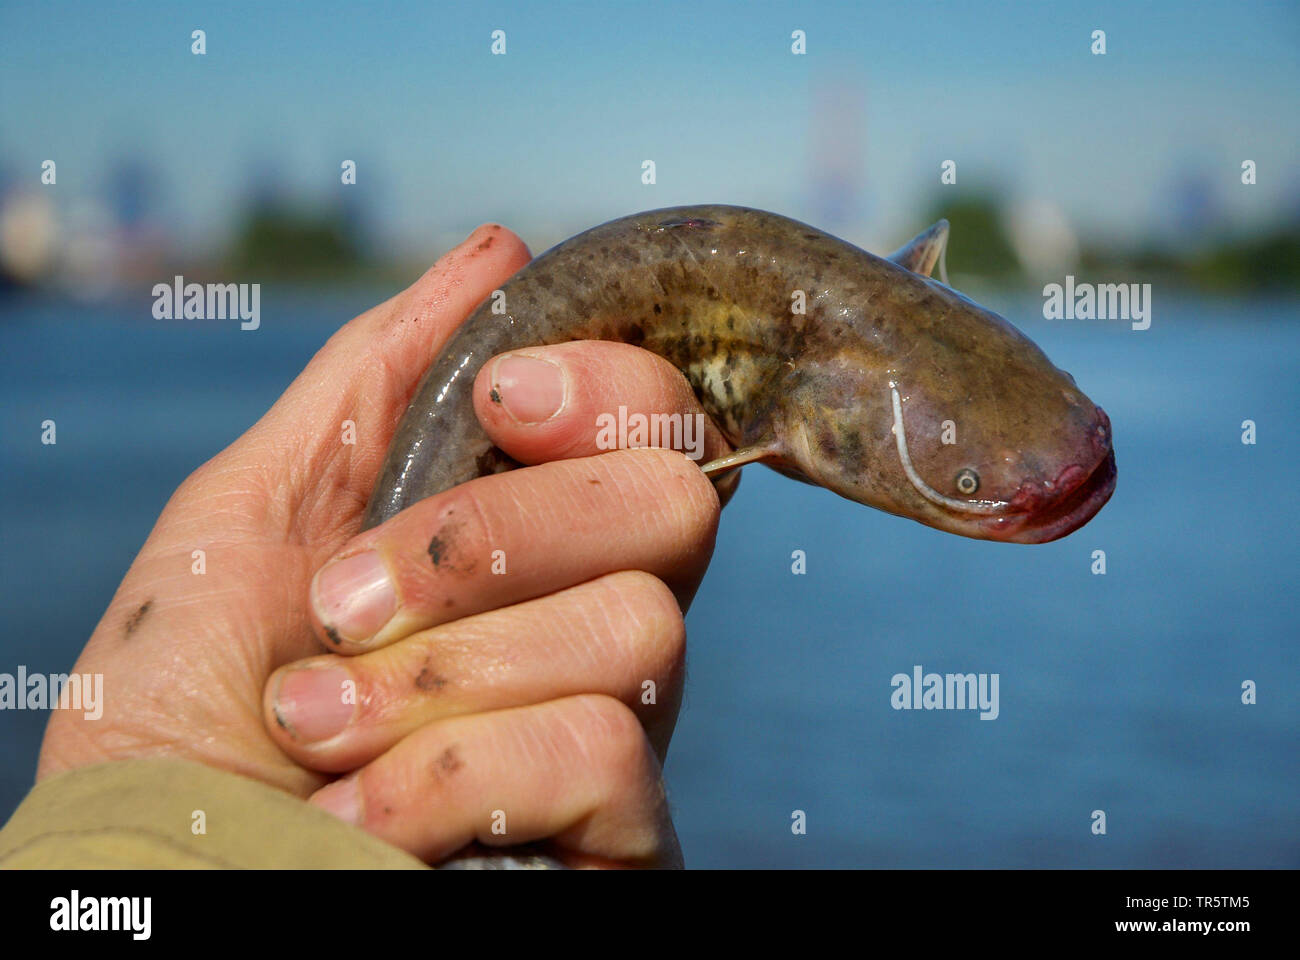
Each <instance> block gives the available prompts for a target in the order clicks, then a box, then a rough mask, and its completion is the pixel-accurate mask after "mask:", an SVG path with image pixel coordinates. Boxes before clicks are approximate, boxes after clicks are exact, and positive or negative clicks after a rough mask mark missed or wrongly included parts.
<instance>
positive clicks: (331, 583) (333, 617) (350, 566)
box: [311, 550, 397, 643]
mask: <svg viewBox="0 0 1300 960" xmlns="http://www.w3.org/2000/svg"><path fill="white" fill-rule="evenodd" d="M311 592H312V606H313V607H315V608H316V616H317V617H319V618H320V621H321V623H323V624H324V625H325V631H326V633H328V634H329V635H330V639H331V640H333V641H334V642H335V643H338V642H339V639H340V638H342V639H346V640H354V641H361V640H369V639H370V638H371V637H373V636H374V635H375V634H376V633H378V632H379V631H380V630H381V629H382V628H383V626H384V624H386V623H387V622H388V621H389V620H391V619H392V618H393V614H394V613H395V612H396V610H397V591H396V590H394V589H393V581H392V580H390V579H389V577H388V568H387V567H385V566H384V561H383V560H382V559H381V558H380V556H379V554H378V553H376V552H375V551H374V550H367V551H366V552H365V553H358V554H357V555H356V556H354V557H346V558H345V559H343V560H335V561H334V562H333V563H331V564H328V565H326V567H325V568H324V569H323V570H321V571H320V573H318V574H316V579H315V580H314V581H313V582H312V589H311Z"/></svg>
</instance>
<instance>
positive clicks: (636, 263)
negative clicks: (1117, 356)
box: [365, 205, 1115, 542]
mask: <svg viewBox="0 0 1300 960" xmlns="http://www.w3.org/2000/svg"><path fill="white" fill-rule="evenodd" d="M947 232H948V231H947V224H946V223H943V222H940V223H939V224H936V225H935V226H934V227H932V228H930V229H929V230H927V231H925V232H923V233H922V234H920V235H919V236H918V237H917V238H916V239H915V240H913V241H912V242H911V243H909V244H907V245H906V246H904V247H903V248H901V249H900V250H899V251H897V252H896V253H895V254H894V255H893V256H892V257H889V258H886V257H879V256H876V255H873V254H871V253H868V252H866V251H865V250H861V249H859V248H858V247H855V246H853V245H852V244H849V243H847V242H845V241H843V240H840V239H838V238H836V237H834V236H832V235H830V234H828V233H825V232H823V231H821V230H818V229H816V228H814V227H811V226H808V225H807V224H803V223H800V222H798V221H795V220H791V219H789V218H787V217H783V216H779V215H777V214H773V213H768V212H765V211H761V210H753V209H748V208H744V207H734V206H722V205H705V206H689V207H676V208H668V209H662V210H652V211H647V212H645V213H639V214H635V215H633V216H629V217H623V218H621V219H618V220H613V221H610V222H609V223H605V224H602V225H601V226H598V227H595V228H593V229H591V230H588V231H586V232H584V233H581V234H578V235H577V236H575V237H572V238H571V239H569V240H566V241H564V242H563V243H561V244H559V245H558V246H556V247H554V248H552V249H551V250H549V251H547V252H546V253H544V254H542V255H541V256H539V257H537V258H536V259H534V260H533V261H532V262H531V263H529V264H528V265H527V266H525V267H524V268H523V269H521V270H520V271H519V272H518V273H516V274H515V275H514V276H513V277H511V278H510V279H509V280H508V281H507V282H506V283H505V284H504V285H503V286H502V288H501V290H500V291H499V295H494V296H492V297H489V298H488V299H487V300H485V301H484V303H483V304H481V305H480V306H479V307H478V308H477V309H476V310H475V311H474V312H473V313H472V314H471V315H470V317H469V318H468V319H467V320H466V321H465V323H464V324H462V326H461V327H460V328H459V329H458V330H457V332H456V333H455V334H454V335H453V336H452V338H451V339H450V340H449V341H448V342H447V344H446V345H445V346H444V347H443V349H442V351H441V353H440V354H439V355H438V357H437V358H436V359H435V360H434V362H433V364H432V365H431V366H430V368H429V370H428V372H427V373H426V375H425V377H424V379H423V380H422V381H421V383H420V385H419V387H418V388H417V390H416V393H415V395H414V397H413V399H412V401H411V403H410V406H409V407H408V409H407V411H406V413H405V415H404V416H403V418H402V421H401V423H400V424H399V426H398V429H397V432H396V434H395V436H394V438H393V441H392V443H391V445H390V447H389V452H388V455H387V457H386V459H385V462H384V465H383V467H382V469H381V472H380V476H379V479H378V481H377V483H376V486H375V490H374V492H373V494H372V496H371V499H370V503H369V505H368V507H367V512H366V518H365V525H366V526H367V527H371V526H375V525H377V524H379V523H382V522H383V521H384V520H386V519H388V518H389V517H391V516H393V515H394V514H396V513H397V512H399V511H400V510H402V509H404V508H405V507H407V506H410V505H411V504H413V503H415V502H417V501H418V500H421V499H424V498H426V497H429V496H432V495H434V494H436V493H440V492H442V491H443V490H446V489H449V488H451V487H453V486H456V485H457V484H460V483H464V482H466V481H468V480H471V479H474V478H475V477H478V476H482V475H485V474H488V473H494V472H499V471H501V470H506V469H510V468H512V467H514V466H517V464H515V463H514V462H513V461H512V460H510V459H509V458H508V457H507V456H506V455H505V454H504V453H502V452H501V451H500V450H498V449H497V448H496V447H494V446H493V444H492V442H491V441H490V439H489V438H488V436H487V434H486V433H485V432H484V431H483V429H482V427H481V426H480V425H479V423H478V420H477V417H476V416H475V414H474V409H473V400H472V387H473V382H474V378H475V376H476V374H477V373H478V370H479V368H480V367H481V366H482V365H483V364H484V363H485V362H486V361H487V360H488V359H489V358H490V357H492V356H494V355H496V354H499V353H504V352H507V351H510V350H515V349H519V348H523V347H530V346H538V345H547V344H556V343H562V342H566V341H570V340H618V341H622V342H626V343H631V344H634V345H636V346H639V347H643V348H644V349H647V350H650V351H652V352H654V353H656V354H658V355H660V356H661V357H664V358H665V359H667V360H668V361H669V362H671V363H672V364H674V365H675V366H676V367H677V368H678V369H679V370H681V371H682V373H683V374H684V375H685V376H686V378H687V379H688V380H689V382H690V384H691V386H692V388H693V389H694V391H695V394H696V395H697V396H698V397H699V400H700V403H701V405H702V406H703V408H704V410H705V411H706V413H708V415H709V416H710V417H711V418H712V419H713V421H714V422H715V423H716V424H717V426H718V428H719V429H720V430H721V432H722V434H723V435H724V436H725V437H726V438H727V440H728V441H729V442H730V443H731V444H732V445H733V446H734V447H736V448H737V454H736V455H734V456H733V457H732V458H724V459H726V460H727V462H726V463H723V462H721V461H719V464H718V466H721V467H732V466H738V465H740V464H743V463H745V462H751V461H762V462H765V463H767V464H768V465H769V466H772V467H774V468H775V469H777V470H780V471H781V472H782V473H785V474H787V475H789V476H792V477H794V478H795V479H799V480H803V481H805V482H808V483H813V484H816V485H819V486H823V487H826V488H827V489H830V490H832V491H834V492H836V493H839V494H841V495H842V496H845V497H848V498H850V499H852V500H855V501H857V502H860V503H864V504H867V505H869V506H873V507H876V508H878V509H881V510H886V511H888V512H890V513H895V514H898V515H901V516H905V517H910V518H912V519H914V520H917V521H920V522H921V523H925V524H928V525H930V526H933V527H936V528H939V529H942V530H946V531H949V532H951V533H956V534H960V535H962V536H968V537H976V538H980V539H990V540H1003V541H1016V542H1042V541H1046V540H1052V539H1056V538H1057V537H1061V536H1064V535H1066V534H1067V533H1069V532H1071V531H1072V530H1074V529H1076V528H1077V527H1079V526H1081V525H1082V524H1083V523H1086V522H1087V521H1088V520H1089V519H1091V517H1092V516H1093V515H1095V514H1096V512H1097V511H1098V510H1100V509H1101V507H1102V506H1103V505H1104V504H1105V502H1106V500H1107V499H1108V498H1109V497H1110V494H1111V492H1112V491H1113V489H1114V485H1115V458H1114V452H1113V449H1112V444H1111V436H1110V423H1109V420H1108V419H1107V417H1106V414H1105V413H1104V412H1103V411H1102V410H1101V408H1099V407H1097V406H1096V405H1095V404H1094V403H1093V402H1092V401H1091V400H1089V399H1088V398H1087V396H1085V395H1084V394H1083V393H1082V392H1081V391H1080V390H1079V389H1078V387H1077V386H1076V385H1075V383H1074V379H1073V378H1072V377H1071V376H1070V375H1069V374H1067V373H1064V372H1063V371H1061V370H1059V369H1057V368H1056V367H1055V366H1053V365H1052V363H1051V362H1050V361H1049V360H1048V359H1047V357H1046V356H1045V355H1044V354H1043V352H1042V351H1041V350H1040V349H1039V348H1038V347H1037V346H1036V345H1035V344H1034V343H1033V342H1032V341H1030V340H1029V339H1028V338H1027V337H1025V336H1024V335H1023V334H1022V333H1020V331H1018V330H1017V329H1016V328H1015V327H1013V326H1012V325H1011V324H1010V323H1008V322H1007V321H1006V320H1004V319H1003V318H1001V317H999V316H998V315H997V314H995V313H993V312H992V311H989V310H986V309H984V308H983V307H980V306H979V305H978V304H976V303H974V302H973V301H971V300H970V299H968V298H967V297H965V296H963V295H962V294H960V293H958V292H957V291H955V290H953V289H951V288H950V287H948V286H947V285H946V284H943V283H940V282H939V281H937V280H933V279H931V278H930V277H929V275H928V274H929V273H930V271H931V270H932V269H933V267H934V266H935V264H936V262H941V256H942V253H943V245H944V242H945V241H946V238H947ZM593 429H595V425H594V424H593Z"/></svg>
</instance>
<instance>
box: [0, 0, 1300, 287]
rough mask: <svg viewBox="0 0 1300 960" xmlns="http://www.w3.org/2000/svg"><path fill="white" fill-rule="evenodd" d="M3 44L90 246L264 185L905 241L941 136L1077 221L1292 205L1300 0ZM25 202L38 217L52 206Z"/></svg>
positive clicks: (706, 12)
mask: <svg viewBox="0 0 1300 960" xmlns="http://www.w3.org/2000/svg"><path fill="white" fill-rule="evenodd" d="M195 29H202V30H204V31H206V45H207V52H206V54H205V55H203V56H196V55H194V54H192V53H191V52H190V46H191V42H192V41H191V31H192V30H195ZM495 29H501V30H504V31H505V32H506V42H507V52H506V54H505V55H504V56H493V55H492V54H491V51H490V47H491V34H492V31H493V30H495ZM796 29H798V30H803V31H805V33H806V35H807V54H806V55H803V56H796V55H793V54H792V53H791V42H792V41H791V33H792V31H794V30H796ZM1094 29H1102V30H1105V31H1106V43H1107V53H1106V55H1104V56H1095V55H1093V54H1092V53H1091V52H1090V45H1091V42H1092V41H1091V33H1092V31H1093V30H1094ZM0 38H2V39H0V53H2V54H3V55H2V56H0V196H3V197H5V198H7V200H6V204H7V206H8V207H9V208H10V213H12V208H13V204H14V202H15V200H16V199H22V200H24V201H25V202H26V203H28V205H35V206H37V207H41V206H43V207H44V208H46V210H47V213H48V215H49V216H50V217H52V218H53V222H54V226H53V227H51V228H50V229H51V230H55V231H57V233H58V234H59V237H58V242H59V243H60V244H61V245H62V246H61V249H63V250H64V251H65V253H66V251H67V250H69V249H71V250H72V251H73V252H72V253H71V254H66V255H68V256H75V257H80V258H81V259H82V260H88V261H90V262H92V263H93V262H94V260H95V258H96V257H97V256H98V257H102V256H105V255H107V254H106V250H105V248H108V247H116V246H119V245H120V243H121V241H122V238H123V237H127V238H129V239H130V241H131V242H132V243H135V244H140V245H142V246H144V247H146V248H148V249H157V248H162V249H164V250H165V251H166V252H167V253H168V254H169V255H170V256H171V258H172V259H174V260H190V259H195V258H198V259H202V258H212V257H217V256H220V255H221V254H222V252H223V251H224V250H226V248H227V247H228V245H229V244H230V242H231V239H232V237H233V235H234V234H235V232H236V230H237V229H238V228H239V226H240V219H241V217H242V216H244V215H245V214H246V212H247V210H248V209H250V208H251V207H252V206H254V205H255V202H256V201H262V202H263V203H265V202H274V203H276V204H278V205H281V206H284V207H290V208H295V207H296V208H298V209H301V210H308V211H319V210H335V209H338V210H342V211H344V212H345V213H346V216H347V217H348V220H349V222H350V223H351V224H353V225H354V226H355V227H356V228H357V229H358V231H360V232H363V233H364V236H365V239H366V243H367V248H368V252H369V253H370V254H371V255H372V256H374V257H376V258H379V259H428V258H429V257H431V256H433V255H436V254H437V253H439V252H441V251H442V250H444V249H446V248H447V247H448V246H450V245H451V244H452V243H454V242H456V241H458V240H459V239H460V238H461V237H463V236H464V234H465V233H466V232H467V231H468V230H469V229H470V228H472V227H473V226H475V225H476V224H478V223H480V222H483V221H486V220H498V221H500V222H502V223H505V224H506V225H507V226H510V227H511V228H513V229H515V230H516V231H518V232H519V233H520V234H521V235H522V236H523V237H524V238H525V240H527V241H528V242H529V243H530V245H532V247H533V250H534V252H540V251H541V250H542V249H544V248H545V247H547V246H549V245H551V244H552V243H555V242H558V241H559V240H561V239H563V238H564V237H566V236H568V235H570V234H572V233H574V232H576V231H578V230H581V229H584V228H586V227H588V226H591V225H594V224H596V223H598V222H601V221H603V220H607V219H610V218H612V217H616V216H620V215H623V214H627V213H631V212H634V211H637V210H642V209H648V208H653V207H661V206H669V205H674V204H679V203H700V202H729V203H739V204H745V205H752V206H759V207H764V208H767V209H772V210H776V211H778V212H781V213H785V214H787V215H790V216H794V217H796V218H799V219H804V220H807V221H809V222H813V223H815V224H817V225H819V226H824V227H825V228H827V229H830V230H832V231H833V232H836V233H839V234H840V235H842V236H844V237H845V238H846V239H849V240H851V241H853V242H856V243H860V244H862V245H864V246H866V247H867V248H868V249H873V250H877V251H883V250H885V249H889V248H892V247H893V246H895V245H897V244H898V243H900V242H901V241H903V240H905V239H906V238H907V237H908V236H911V235H912V234H913V233H915V232H917V231H918V230H920V229H921V228H922V227H923V226H925V224H924V223H922V222H921V219H922V217H923V215H924V213H925V211H926V210H927V209H928V208H929V207H931V206H933V205H934V203H935V202H936V197H941V196H942V193H941V191H943V190H951V189H952V188H951V187H941V186H940V184H939V175H940V165H941V164H942V163H943V161H945V160H953V161H955V162H956V164H957V171H958V187H960V188H962V189H966V188H970V187H974V186H979V187H983V188H987V189H991V190H995V191H997V192H998V193H1000V194H1001V195H1003V196H1004V197H1005V199H1006V201H1007V203H1008V204H1009V207H1010V210H1009V212H1008V218H1009V220H1010V221H1011V222H1012V223H1015V222H1025V221H1026V219H1028V221H1032V222H1035V223H1039V224H1041V223H1043V222H1048V223H1050V224H1054V225H1055V227H1054V229H1056V231H1057V233H1058V234H1059V233H1060V231H1061V229H1062V228H1063V229H1064V230H1065V231H1066V240H1065V241H1064V242H1065V243H1066V244H1067V246H1068V243H1069V237H1070V235H1072V234H1079V235H1082V236H1085V237H1090V238H1094V239H1099V240H1100V241H1103V242H1114V243H1116V244H1120V245H1124V244H1128V245H1135V244H1138V243H1146V242H1151V241H1160V242H1166V243H1176V242H1180V241H1187V242H1192V243H1194V242H1196V240H1197V237H1198V235H1199V234H1201V233H1209V232H1217V233H1224V232H1236V233H1250V232H1252V231H1259V230H1266V229H1268V228H1269V227H1270V225H1271V226H1276V225H1277V224H1279V223H1287V222H1289V221H1294V220H1296V219H1298V215H1300V172H1298V171H1297V170H1296V167H1295V163H1294V159H1295V157H1296V155H1297V152H1298V148H1300V122H1297V120H1296V111H1295V110H1294V109H1293V108H1287V107H1286V104H1287V103H1294V99H1295V92H1296V90H1297V89H1300V82H1298V81H1300V58H1298V57H1297V54H1296V50H1297V41H1298V40H1300V12H1298V8H1297V6H1296V5H1295V4H1294V3H1254V4H1244V5H1234V6H1231V7H1223V6H1217V5H1208V4H1207V5H1188V4H1179V3H1168V2H1154V3H1149V4H1143V5H1140V6H1138V5H1127V4H1118V3H1100V4H1098V3H1087V4H1082V3H1058V4H1051V5H1034V4H1029V3H990V4H979V5H962V4H902V5H890V6H880V5H875V4H840V3H828V4H818V5H811V6H806V7H805V6H796V5H790V4H773V3H714V4H709V5H700V4H685V3H662V4H653V5H648V6H647V5H636V4H613V5H595V4H585V3H547V4H544V5H543V4H481V5H454V6H452V5H438V6H436V7H430V6H428V5H420V4H407V3H402V4H392V5H376V6H356V5H343V4H332V3H330V4H316V5H312V6H311V7H310V8H299V7H289V8H283V7H281V8H274V7H271V6H267V5H263V4H253V3H236V4H230V5H224V6H222V7H220V8H216V7H212V8H204V7H202V6H198V7H189V6H187V7H179V8H178V7H174V6H171V5H165V4H161V3H139V4H132V5H130V6H121V7H118V6H103V5H97V4H91V3H67V4H57V5H54V6H53V7H51V6H49V5H45V4H41V5H38V4H35V3H27V2H19V3H16V4H15V3H11V4H8V5H6V6H5V7H4V8H3V9H2V10H0ZM51 159H52V160H54V161H55V162H56V163H57V165H58V166H57V171H58V182H57V185H56V186H42V185H41V182H40V175H41V164H42V162H43V161H45V160H51ZM646 159H651V160H654V161H655V163H656V165H657V171H656V172H657V183H656V184H655V185H653V186H646V185H643V184H642V182H641V164H642V161H643V160H646ZM1247 159H1248V160H1253V161H1255V163H1256V164H1257V169H1258V183H1257V184H1256V185H1254V186H1250V187H1246V186H1242V185H1241V182H1240V177H1241V162H1242V161H1243V160H1247ZM344 160H354V161H356V163H357V183H356V185H355V186H344V185H342V184H341V183H340V164H341V163H342V162H343V161H344ZM1026 211H1028V214H1026ZM24 213H25V215H27V216H28V217H29V219H20V220H19V227H12V228H11V229H12V230H16V231H18V232H22V233H24V234H25V235H29V234H30V233H31V230H30V229H28V228H27V226H26V225H27V224H28V223H29V222H30V216H36V217H37V219H39V217H40V216H43V215H45V214H41V213H40V212H39V211H38V212H37V213H36V214H34V215H33V214H30V212H29V211H24ZM960 229H961V228H960V225H956V226H955V228H954V238H955V239H954V242H957V241H958V240H959V239H960V232H959V231H960Z"/></svg>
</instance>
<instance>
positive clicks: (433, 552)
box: [429, 534, 448, 567]
mask: <svg viewBox="0 0 1300 960" xmlns="http://www.w3.org/2000/svg"><path fill="white" fill-rule="evenodd" d="M447 548H448V544H447V543H445V542H443V539H442V535H441V534H437V535H435V536H434V538H433V539H432V540H430V541H429V559H431V560H432V561H433V565H434V566H435V567H436V566H437V565H438V564H440V563H442V559H443V556H444V555H445V554H446V552H447Z"/></svg>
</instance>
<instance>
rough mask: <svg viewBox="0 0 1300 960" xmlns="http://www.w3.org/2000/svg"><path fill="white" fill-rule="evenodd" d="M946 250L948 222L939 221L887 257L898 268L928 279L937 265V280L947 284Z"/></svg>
mask: <svg viewBox="0 0 1300 960" xmlns="http://www.w3.org/2000/svg"><path fill="white" fill-rule="evenodd" d="M947 249H948V221H947V220H940V221H939V222H938V223H936V224H935V225H934V226H932V227H930V228H929V229H928V230H924V231H922V232H921V233H918V234H917V235H916V236H915V237H914V238H913V239H912V240H911V241H909V242H908V243H907V244H905V245H904V246H902V247H899V248H898V249H897V250H895V251H894V252H893V253H891V254H890V255H889V259H890V260H892V261H894V263H896V264H898V265H899V266H900V267H903V268H905V269H907V270H911V271H912V272H913V273H919V274H921V276H923V277H928V276H930V274H931V273H932V272H933V271H934V267H935V264H938V265H939V279H940V280H941V281H943V282H944V283H947V282H948V265H947V264H946V263H945V262H944V253H945V251H946V250H947Z"/></svg>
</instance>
